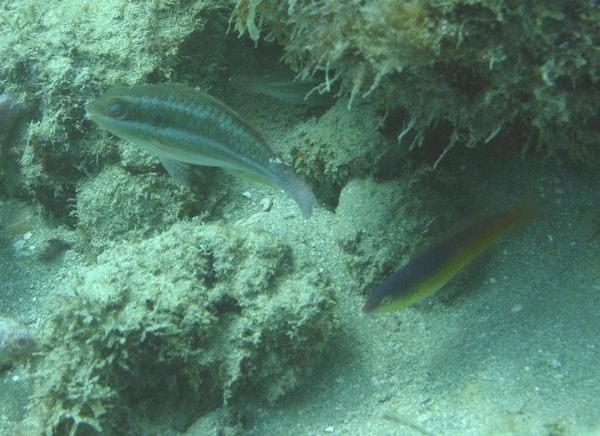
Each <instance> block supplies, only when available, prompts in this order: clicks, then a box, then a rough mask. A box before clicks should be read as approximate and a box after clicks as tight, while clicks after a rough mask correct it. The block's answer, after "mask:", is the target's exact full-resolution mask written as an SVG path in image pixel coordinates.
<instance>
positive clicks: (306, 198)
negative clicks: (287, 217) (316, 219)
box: [269, 159, 317, 218]
mask: <svg viewBox="0 0 600 436" xmlns="http://www.w3.org/2000/svg"><path fill="white" fill-rule="evenodd" d="M269 165H270V166H271V167H272V169H273V173H274V174H277V180H276V184H277V186H279V187H280V188H281V189H283V190H284V191H285V192H287V194H288V195H289V196H290V197H292V198H293V199H294V201H295V202H296V203H298V206H300V209H301V210H302V213H303V214H304V216H305V217H306V218H310V216H311V215H312V208H313V206H314V205H315V203H316V202H317V198H316V197H315V194H313V192H312V190H311V189H310V186H308V184H307V183H306V182H305V181H304V180H302V179H301V178H300V176H298V174H296V173H295V171H294V170H293V168H292V167H289V166H287V165H286V164H284V163H283V162H281V161H280V160H279V159H277V160H273V161H272V162H271V163H270V164H269ZM275 166H277V168H275Z"/></svg>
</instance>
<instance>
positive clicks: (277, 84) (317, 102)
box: [229, 73, 339, 107]
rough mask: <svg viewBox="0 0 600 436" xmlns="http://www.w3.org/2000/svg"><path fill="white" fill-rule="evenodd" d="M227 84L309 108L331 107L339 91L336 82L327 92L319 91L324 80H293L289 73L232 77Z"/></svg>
mask: <svg viewBox="0 0 600 436" xmlns="http://www.w3.org/2000/svg"><path fill="white" fill-rule="evenodd" d="M229 82H230V83H231V85H232V86H233V87H234V88H236V89H239V90H242V91H245V92H251V93H255V94H265V95H269V96H271V97H273V98H276V99H277V100H281V101H285V102H288V103H293V104H300V105H304V106H309V107H313V106H331V105H333V104H334V103H335V100H336V99H335V97H334V95H335V94H336V93H337V92H338V91H339V86H338V84H337V82H336V83H334V84H333V85H331V87H330V89H329V90H321V89H320V88H321V87H324V85H325V79H324V78H318V77H314V78H311V79H309V80H294V77H293V76H291V75H290V74H289V73H288V74H275V75H273V76H271V77H251V76H233V77H231V78H230V79H229Z"/></svg>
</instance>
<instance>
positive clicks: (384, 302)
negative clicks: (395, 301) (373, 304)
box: [381, 297, 391, 306]
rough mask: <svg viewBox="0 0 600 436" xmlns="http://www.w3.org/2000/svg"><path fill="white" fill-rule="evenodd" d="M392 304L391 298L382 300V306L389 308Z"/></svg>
mask: <svg viewBox="0 0 600 436" xmlns="http://www.w3.org/2000/svg"><path fill="white" fill-rule="evenodd" d="M390 303H391V301H390V299H389V297H384V298H383V299H382V300H381V304H382V305H383V306H388V305H389V304H390Z"/></svg>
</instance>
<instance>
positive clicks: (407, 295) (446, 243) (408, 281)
mask: <svg viewBox="0 0 600 436" xmlns="http://www.w3.org/2000/svg"><path fill="white" fill-rule="evenodd" d="M542 213H543V211H542V209H541V208H540V207H538V206H535V205H533V204H531V203H529V202H526V201H524V202H521V203H518V204H517V205H515V206H514V207H513V208H511V209H509V210H507V211H505V212H502V213H500V214H498V215H489V214H478V215H476V216H474V217H473V218H471V219H470V220H468V221H466V222H463V223H460V224H458V225H456V226H454V227H453V228H452V229H450V230H449V231H448V232H446V233H445V234H443V235H442V236H440V238H438V239H437V240H436V241H434V242H433V243H432V244H431V245H429V246H428V247H426V248H425V249H424V250H423V251H422V252H420V253H419V254H417V255H416V256H415V257H414V258H413V259H411V260H410V261H409V262H408V263H407V264H405V265H404V266H403V267H401V268H400V269H399V270H398V271H396V272H395V273H394V274H392V275H391V276H390V277H388V278H387V279H386V280H385V281H384V282H383V283H381V284H379V285H378V286H376V287H375V288H373V290H372V291H371V295H370V296H369V298H368V300H367V302H366V303H365V305H364V306H363V308H362V311H363V312H390V311H392V310H396V309H400V308H401V307H404V306H408V305H409V304H412V303H414V302H416V301H419V300H421V299H423V298H425V297H427V296H428V295H431V294H433V293H434V292H436V291H437V290H439V289H440V288H442V287H443V286H444V285H445V284H446V283H448V282H449V281H450V279H452V277H454V276H455V275H456V274H457V273H458V272H459V271H460V270H461V269H463V268H464V267H465V266H467V265H468V264H469V263H470V262H471V261H472V260H473V259H475V258H476V257H478V256H479V255H480V254H481V253H483V252H484V251H485V250H486V249H487V248H488V247H490V246H491V245H492V244H494V242H496V241H498V240H499V239H501V238H502V237H503V236H505V235H506V234H508V233H509V232H511V231H512V230H515V229H517V228H519V227H521V226H524V225H525V224H527V223H528V222H529V221H531V220H532V219H534V218H536V217H538V216H540V215H541V214H542Z"/></svg>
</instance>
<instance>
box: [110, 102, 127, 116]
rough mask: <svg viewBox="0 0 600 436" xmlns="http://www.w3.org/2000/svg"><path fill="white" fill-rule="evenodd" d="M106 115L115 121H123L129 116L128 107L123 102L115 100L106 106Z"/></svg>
mask: <svg viewBox="0 0 600 436" xmlns="http://www.w3.org/2000/svg"><path fill="white" fill-rule="evenodd" d="M106 115H108V116H109V117H111V118H114V119H115V120H122V119H123V118H125V115H127V106H125V103H124V102H123V101H122V100H120V99H118V98H115V99H113V100H111V101H109V102H108V104H107V105H106Z"/></svg>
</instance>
